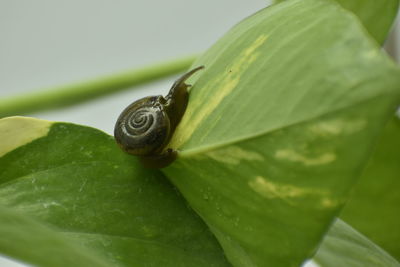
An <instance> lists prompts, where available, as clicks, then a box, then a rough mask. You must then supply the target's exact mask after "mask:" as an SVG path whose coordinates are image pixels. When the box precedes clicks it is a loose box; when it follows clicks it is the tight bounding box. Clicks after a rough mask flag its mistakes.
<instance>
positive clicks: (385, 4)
mask: <svg viewBox="0 0 400 267" xmlns="http://www.w3.org/2000/svg"><path fill="white" fill-rule="evenodd" d="M336 1H337V2H339V3H340V4H341V5H342V6H343V7H344V8H346V9H348V10H350V11H352V12H354V14H356V16H358V17H359V18H360V20H361V22H362V23H363V25H364V26H365V28H366V29H367V30H368V32H369V33H370V34H371V35H372V37H374V38H375V40H377V42H378V43H380V44H383V43H384V42H385V40H386V38H387V35H388V33H389V31H390V29H391V27H392V25H393V22H394V19H395V18H396V14H397V11H398V10H399V0H379V1H376V0H336Z"/></svg>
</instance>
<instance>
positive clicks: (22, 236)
mask: <svg viewBox="0 0 400 267" xmlns="http://www.w3.org/2000/svg"><path fill="white" fill-rule="evenodd" d="M0 218H1V219H0V252H1V254H5V255H8V256H11V257H13V258H16V259H19V260H23V261H26V262H30V263H33V264H37V265H39V266H99V267H101V266H110V265H109V264H108V263H106V261H105V259H102V258H101V256H100V255H96V254H94V253H92V251H90V250H88V249H87V248H85V247H82V246H80V245H79V244H77V243H75V242H72V241H71V240H68V238H66V237H65V236H63V235H62V234H61V233H57V232H56V231H53V230H52V229H49V228H48V227H46V226H44V225H42V224H40V223H38V222H36V221H34V220H32V219H31V218H28V217H26V216H23V215H21V214H18V213H16V212H14V211H11V210H10V209H6V208H4V207H0Z"/></svg>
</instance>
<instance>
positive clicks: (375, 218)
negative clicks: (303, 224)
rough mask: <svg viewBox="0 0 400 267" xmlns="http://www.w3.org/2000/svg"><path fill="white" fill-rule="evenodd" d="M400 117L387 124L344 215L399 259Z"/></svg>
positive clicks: (345, 218) (344, 210) (343, 216)
mask: <svg viewBox="0 0 400 267" xmlns="http://www.w3.org/2000/svg"><path fill="white" fill-rule="evenodd" d="M399 190H400V120H399V118H398V117H393V118H392V120H391V121H390V122H389V123H388V125H387V126H386V127H385V131H384V132H383V135H382V136H381V137H380V139H379V142H378V144H377V146H376V149H375V151H374V153H373V154H372V158H371V159H370V161H369V163H368V165H367V167H366V169H365V170H364V172H363V175H362V176H361V179H360V181H359V182H358V184H357V186H356V188H355V190H354V192H353V194H352V197H351V199H350V201H349V202H348V203H347V204H346V206H345V208H344V209H343V211H342V213H341V217H342V218H343V219H344V220H345V221H346V222H348V223H351V225H352V226H353V227H355V228H356V229H357V230H358V231H360V232H361V233H363V234H364V235H366V236H367V237H368V238H370V239H371V240H372V241H373V242H375V243H376V244H378V245H379V246H381V247H382V248H384V249H385V250H386V251H387V252H389V253H390V254H391V255H392V256H394V257H396V258H397V259H400V246H399V240H400V212H399V209H400V208H399V207H400V193H399Z"/></svg>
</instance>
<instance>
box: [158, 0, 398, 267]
mask: <svg viewBox="0 0 400 267" xmlns="http://www.w3.org/2000/svg"><path fill="white" fill-rule="evenodd" d="M199 65H204V66H205V70H204V72H203V73H202V74H201V75H198V76H197V80H196V79H192V82H191V83H192V84H194V86H193V87H192V89H191V92H190V100H189V105H188V109H187V111H186V113H185V115H184V117H183V119H182V121H181V123H180V125H179V126H178V128H177V130H176V133H175V135H174V137H173V139H172V140H171V143H170V146H171V147H173V148H177V149H179V150H180V151H181V152H180V154H179V158H178V160H177V161H176V162H175V163H174V164H172V165H171V166H170V167H168V168H166V169H164V172H165V173H166V174H167V176H168V177H169V178H170V180H171V181H172V182H173V183H174V184H175V185H176V186H177V187H178V189H179V190H180V191H181V192H182V194H183V195H184V197H185V198H186V199H187V200H188V201H189V203H190V205H191V206H192V207H193V208H194V209H195V210H196V211H197V212H198V214H200V216H201V217H202V218H203V219H204V220H205V222H206V223H207V224H208V226H209V227H210V229H211V230H212V231H213V233H214V234H215V236H216V237H217V238H218V240H219V242H220V244H221V245H222V247H223V248H224V251H225V253H226V255H227V257H228V259H229V260H230V261H231V262H232V263H233V264H234V265H235V266H265V264H266V263H268V265H269V266H298V265H300V264H301V263H302V262H303V261H304V260H305V259H306V258H308V257H310V256H311V255H313V253H314V251H315V249H316V247H317V245H318V243H319V242H320V240H321V239H322V237H323V235H324V233H325V232H326V231H327V229H328V227H329V225H330V224H331V221H332V219H333V218H334V216H335V215H336V214H337V213H338V211H339V210H340V208H341V207H342V206H343V204H344V203H345V202H346V200H347V199H348V195H349V191H350V190H351V188H352V187H353V185H354V183H355V181H356V178H357V176H358V175H359V173H360V170H361V169H362V168H363V166H364V163H365V162H366V159H367V157H368V154H369V153H370V151H371V147H372V144H373V142H374V140H375V139H376V137H377V135H378V134H379V132H380V129H381V128H382V127H383V125H384V124H385V122H386V121H387V119H388V118H389V116H390V115H391V114H393V112H394V107H395V105H396V104H397V103H399V93H400V92H399V88H400V80H399V77H400V73H399V70H398V69H397V68H396V66H395V65H394V64H393V63H392V62H391V61H390V59H389V58H387V57H386V55H385V54H383V53H382V52H381V51H380V48H379V47H378V46H377V45H376V43H375V42H374V41H372V40H371V39H370V38H369V37H368V36H366V34H365V31H364V29H363V28H362V27H361V25H360V24H359V23H358V21H357V20H356V19H355V18H354V16H353V15H351V14H349V13H348V12H346V11H345V10H344V9H342V8H341V7H339V6H338V5H337V4H334V3H331V2H330V1H319V0H294V1H286V2H284V3H281V4H279V5H274V6H272V7H269V8H267V9H264V10H261V11H259V12H258V13H256V14H255V15H253V16H251V17H249V18H247V19H246V20H244V21H242V22H241V23H239V24H238V25H237V26H235V27H234V28H233V29H232V30H231V31H229V32H228V33H227V34H226V35H225V36H224V37H222V38H221V39H220V40H219V41H218V42H217V43H216V44H215V45H214V46H213V47H212V48H211V49H210V50H208V51H207V52H206V53H205V54H204V55H203V56H202V57H201V58H200V59H199V60H198V61H197V62H196V63H195V64H194V66H199Z"/></svg>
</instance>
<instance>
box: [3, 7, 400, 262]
mask: <svg viewBox="0 0 400 267" xmlns="http://www.w3.org/2000/svg"><path fill="white" fill-rule="evenodd" d="M267 4H269V1H266V0H252V1H243V0H218V1H212V0H203V1H187V0H186V1H184V0H169V1H157V2H155V1H146V0H135V1H127V0H118V1H106V0H85V1H82V0H70V1H54V0H36V1H27V0H26V1H24V0H15V1H6V0H0V33H1V39H0V40H1V41H0V98H5V97H9V96H13V95H17V94H24V93H26V92H33V91H39V90H42V89H46V88H53V87H54V88H55V87H56V86H57V85H63V84H66V83H71V82H77V81H82V80H86V79H91V78H96V77H98V76H102V75H108V74H113V73H117V72H119V71H124V70H126V69H132V68H140V67H142V66H144V65H148V64H152V63H157V62H162V61H165V60H170V59H174V58H179V57H181V56H185V55H191V54H193V53H201V52H202V51H204V50H206V49H207V48H208V47H210V46H211V45H212V44H213V43H214V42H215V41H216V40H217V39H218V38H219V37H221V36H222V35H223V34H224V33H225V32H226V31H227V30H229V29H230V28H231V27H232V26H233V25H234V24H236V23H237V22H239V21H240V20H242V19H243V18H245V17H247V16H249V15H251V14H252V13H254V12H256V11H257V10H259V9H261V8H263V7H265V6H267ZM399 24H400V23H399V19H398V22H397V28H396V31H395V32H397V34H393V35H392V36H391V37H390V39H389V41H388V43H387V45H386V47H387V48H388V49H390V51H391V53H392V54H393V55H396V53H397V55H400V49H399V44H400V40H399V36H400V34H399V29H400V27H399ZM177 76H179V75H177ZM177 76H175V77H171V78H169V79H164V80H161V81H158V82H154V83H151V84H148V85H145V86H141V87H140V88H137V89H136V88H135V89H133V90H130V91H129V90H128V91H125V92H120V93H117V94H114V95H111V96H106V97H103V98H100V99H96V100H93V101H90V102H86V103H83V104H79V105H75V106H71V107H68V108H63V109H58V110H53V111H46V112H38V113H33V114H27V115H29V116H33V117H37V118H42V119H48V120H53V121H67V122H73V123H78V124H84V125H89V126H93V127H96V128H99V129H101V130H103V131H105V132H107V133H110V134H111V133H112V132H113V128H114V123H115V121H116V119H117V117H118V115H119V114H120V112H121V111H122V110H123V109H124V108H125V107H126V106H127V105H128V104H130V103H131V102H133V101H134V100H136V99H138V98H140V97H143V96H147V95H154V94H165V93H166V92H167V91H168V90H169V88H170V87H171V85H172V83H173V81H174V80H175V79H176V78H177ZM0 266H20V265H17V264H16V263H12V262H10V261H7V263H6V259H4V258H3V259H1V258H0Z"/></svg>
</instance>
